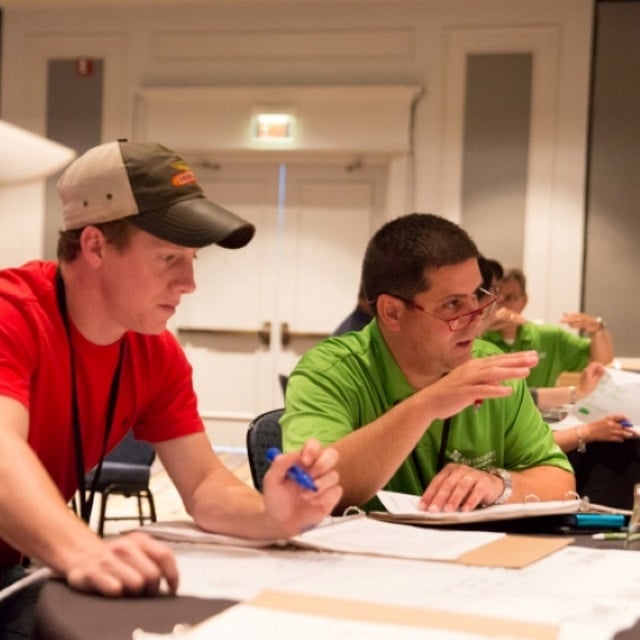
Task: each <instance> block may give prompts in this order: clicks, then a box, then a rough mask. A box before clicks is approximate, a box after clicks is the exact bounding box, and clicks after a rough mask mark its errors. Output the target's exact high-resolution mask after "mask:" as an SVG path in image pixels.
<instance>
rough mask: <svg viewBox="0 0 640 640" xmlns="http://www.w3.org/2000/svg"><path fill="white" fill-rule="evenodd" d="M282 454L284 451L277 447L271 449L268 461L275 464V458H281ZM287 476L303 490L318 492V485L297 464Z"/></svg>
mask: <svg viewBox="0 0 640 640" xmlns="http://www.w3.org/2000/svg"><path fill="white" fill-rule="evenodd" d="M281 453H282V451H280V449H278V448H277V447H271V448H270V449H267V460H268V461H269V462H273V461H274V459H275V457H276V456H279V455H280V454H281ZM287 476H288V477H289V478H291V479H292V480H293V481H294V482H296V483H297V484H299V485H300V486H301V487H302V488H303V489H309V490H310V491H317V490H318V487H316V484H315V482H314V481H313V480H312V478H311V476H310V475H309V474H308V473H305V472H304V471H303V470H302V469H301V468H300V467H299V466H298V465H296V464H294V465H293V466H292V467H289V470H288V471H287Z"/></svg>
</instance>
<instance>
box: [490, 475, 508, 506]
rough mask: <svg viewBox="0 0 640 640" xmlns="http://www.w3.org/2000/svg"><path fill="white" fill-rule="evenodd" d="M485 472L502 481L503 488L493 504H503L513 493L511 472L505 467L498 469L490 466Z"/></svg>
mask: <svg viewBox="0 0 640 640" xmlns="http://www.w3.org/2000/svg"><path fill="white" fill-rule="evenodd" d="M487 473H490V474H491V475H493V476H498V477H499V478H502V482H504V489H503V490H502V493H501V494H500V495H499V496H498V497H497V498H496V499H495V501H494V503H493V504H504V503H505V502H506V501H507V500H508V499H509V498H510V497H511V494H512V493H513V480H512V479H511V474H510V473H509V472H508V471H507V470H506V469H499V468H498V467H490V468H489V469H487Z"/></svg>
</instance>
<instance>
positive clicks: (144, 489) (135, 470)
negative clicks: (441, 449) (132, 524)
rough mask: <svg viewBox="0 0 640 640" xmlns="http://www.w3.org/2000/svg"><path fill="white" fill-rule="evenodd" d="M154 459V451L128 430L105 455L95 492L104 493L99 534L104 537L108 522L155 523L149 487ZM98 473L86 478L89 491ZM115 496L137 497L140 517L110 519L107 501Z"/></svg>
mask: <svg viewBox="0 0 640 640" xmlns="http://www.w3.org/2000/svg"><path fill="white" fill-rule="evenodd" d="M155 457H156V452H155V449H154V448H153V447H152V446H151V445H150V444H149V443H148V442H142V441H140V440H136V438H135V437H134V436H133V431H129V432H128V433H127V435H126V436H125V438H124V440H122V441H121V442H120V443H119V444H118V446H117V447H116V448H115V449H113V450H112V451H111V452H110V453H109V454H108V455H106V456H105V459H104V462H103V463H102V471H101V472H100V477H99V478H98V484H97V486H96V493H100V494H101V500H100V518H99V520H98V534H99V535H100V536H102V535H103V534H104V524H105V522H106V521H107V520H137V521H138V523H139V524H140V526H142V525H143V524H144V523H145V521H147V520H148V521H150V522H155V521H156V519H157V517H156V506H155V503H154V500H153V494H152V493H151V489H150V488H149V479H150V477H151V464H152V463H153V461H154V459H155ZM95 471H96V470H95V469H92V470H91V471H89V472H88V473H87V475H86V486H87V489H90V488H91V487H92V485H93V478H94V474H95ZM112 495H122V496H125V497H127V498H130V497H132V496H135V497H136V500H137V503H138V515H135V516H123V515H118V516H107V515H106V513H107V502H108V500H109V497H110V496H112ZM143 498H144V499H145V500H146V501H147V505H148V513H145V511H144V509H143V503H142V499H143Z"/></svg>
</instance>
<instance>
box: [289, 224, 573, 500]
mask: <svg viewBox="0 0 640 640" xmlns="http://www.w3.org/2000/svg"><path fill="white" fill-rule="evenodd" d="M362 275H363V280H364V287H365V291H366V292H367V296H368V297H369V300H370V301H371V303H372V307H373V311H374V314H375V317H374V320H373V321H372V322H371V323H370V324H369V325H367V327H365V328H364V329H362V330H361V331H360V332H358V333H351V334H347V335H344V336H340V337H335V338H329V339H327V340H325V341H323V342H322V343H320V344H319V345H317V346H316V347H315V348H313V349H312V350H311V351H309V352H308V353H307V354H305V356H303V358H302V359H301V360H300V362H299V364H298V366H297V367H296V368H295V370H294V371H293V373H292V375H291V376H290V378H289V384H288V387H287V399H286V411H285V414H284V416H283V418H282V429H283V438H284V446H285V448H286V449H292V448H295V447H296V446H298V443H299V442H301V441H303V440H305V439H306V438H308V437H310V436H313V437H314V438H317V439H319V440H320V441H321V442H323V443H325V444H328V443H334V446H335V448H336V449H338V450H339V452H340V462H339V465H338V469H339V472H340V478H341V484H342V486H343V489H344V497H343V499H342V501H341V503H340V505H339V508H345V507H347V506H350V505H364V506H365V507H366V508H370V507H372V506H373V505H374V504H375V503H374V502H373V501H372V499H373V498H374V497H375V494H376V493H377V491H379V490H380V489H383V488H388V489H392V490H395V491H402V492H406V493H413V494H416V495H422V498H421V506H422V508H424V509H427V510H429V511H442V510H446V511H453V510H457V509H461V510H471V509H474V508H476V507H477V506H479V505H489V504H500V503H502V502H522V501H524V500H525V498H527V497H529V496H537V498H539V499H541V500H551V499H561V498H564V497H565V496H566V495H567V493H568V492H571V491H573V490H575V483H574V477H573V474H572V471H571V466H570V465H569V462H568V460H567V458H566V456H565V455H564V454H563V453H562V451H560V449H559V447H557V446H556V444H555V443H554V442H553V437H552V434H551V431H550V429H549V427H548V426H547V425H546V424H545V423H544V422H543V421H542V419H541V417H540V414H539V412H538V411H537V410H536V408H535V406H534V404H533V401H532V399H531V395H530V394H529V392H528V390H527V388H526V386H525V384H524V382H523V381H522V379H523V378H525V377H526V376H527V375H528V374H529V371H530V369H531V367H533V366H535V364H537V361H538V358H537V354H536V353H535V352H522V353H512V354H500V353H499V350H498V349H496V348H495V347H492V346H491V345H488V344H486V343H482V342H480V341H475V340H474V338H475V336H476V334H477V331H478V327H479V324H480V321H481V318H482V317H483V316H484V315H486V313H487V312H488V311H489V310H490V309H491V307H492V305H493V304H494V302H495V297H494V296H492V295H491V294H487V295H488V296H489V298H488V302H484V301H483V306H479V304H478V300H477V295H476V294H477V291H478V288H479V286H480V283H481V276H480V270H479V268H478V250H477V248H476V246H475V244H474V243H473V241H472V240H471V239H470V238H469V236H468V235H467V234H466V232H464V231H463V230H462V229H461V228H460V227H458V226H457V225H455V224H454V223H452V222H450V221H448V220H445V219H444V218H440V217H438V216H434V215H431V214H411V215H408V216H403V217H400V218H397V219H395V220H392V221H391V222H388V223H387V224H385V225H384V226H383V227H382V228H381V229H379V230H378V232H377V233H376V234H375V235H374V236H373V238H372V239H371V241H370V242H369V245H368V247H367V251H366V254H365V259H364V264H363V274H362ZM472 356H474V357H472Z"/></svg>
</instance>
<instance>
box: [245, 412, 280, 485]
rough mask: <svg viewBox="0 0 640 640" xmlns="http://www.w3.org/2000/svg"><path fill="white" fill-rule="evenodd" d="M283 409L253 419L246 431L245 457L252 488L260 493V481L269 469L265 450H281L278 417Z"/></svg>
mask: <svg viewBox="0 0 640 640" xmlns="http://www.w3.org/2000/svg"><path fill="white" fill-rule="evenodd" d="M283 412H284V409H272V410H271V411H266V412H265V413H262V414H260V415H259V416H258V417H257V418H255V419H254V420H253V421H252V422H251V424H250V425H249V428H248V429H247V457H248V458H249V468H250V470H251V479H252V480H253V486H254V487H255V488H256V489H257V490H258V491H260V492H262V479H263V478H264V474H265V473H266V472H267V469H268V468H269V464H270V463H269V461H268V460H267V449H269V448H270V447H278V449H281V448H282V432H281V430H280V416H281V415H282V413H283Z"/></svg>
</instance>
